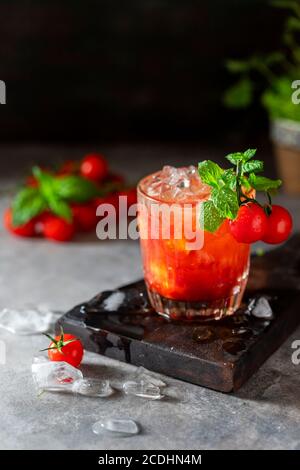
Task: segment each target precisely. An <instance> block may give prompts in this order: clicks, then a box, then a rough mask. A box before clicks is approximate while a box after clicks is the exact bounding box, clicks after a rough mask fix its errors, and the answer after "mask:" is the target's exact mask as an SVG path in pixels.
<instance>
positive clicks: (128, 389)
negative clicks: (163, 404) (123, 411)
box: [123, 380, 164, 400]
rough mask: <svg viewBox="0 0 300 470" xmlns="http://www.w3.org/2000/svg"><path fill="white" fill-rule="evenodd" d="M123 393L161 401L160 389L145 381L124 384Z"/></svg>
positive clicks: (131, 381)
mask: <svg viewBox="0 0 300 470" xmlns="http://www.w3.org/2000/svg"><path fill="white" fill-rule="evenodd" d="M123 391H124V393H125V394H126V395H133V396H136V397H140V398H147V399H148V400H161V399H162V398H163V397H164V395H162V394H161V391H160V387H158V386H157V385H153V384H152V383H150V382H148V381H145V380H135V381H133V380H130V381H127V382H125V383H124V384H123Z"/></svg>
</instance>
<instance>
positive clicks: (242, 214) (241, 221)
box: [229, 202, 268, 243]
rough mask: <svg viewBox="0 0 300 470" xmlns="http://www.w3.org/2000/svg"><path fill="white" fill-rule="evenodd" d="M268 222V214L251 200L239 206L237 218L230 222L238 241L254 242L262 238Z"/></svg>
mask: <svg viewBox="0 0 300 470" xmlns="http://www.w3.org/2000/svg"><path fill="white" fill-rule="evenodd" d="M267 224H268V219H267V215H266V213H265V211H264V210H263V209H262V207H260V206H259V205H258V204H256V203H252V202H250V203H248V204H244V205H242V206H241V207H240V208H239V211H238V215H237V217H236V219H234V220H231V221H230V222H229V227H230V232H231V235H232V236H233V237H234V238H235V239H236V240H237V241H238V242H240V243H254V242H257V241H258V240H261V239H262V237H263V236H264V234H265V232H266V230H267Z"/></svg>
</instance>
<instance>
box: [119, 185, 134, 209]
mask: <svg viewBox="0 0 300 470" xmlns="http://www.w3.org/2000/svg"><path fill="white" fill-rule="evenodd" d="M119 196H127V206H128V208H129V207H130V206H132V205H133V204H136V203H137V192H136V188H131V189H125V190H124V191H120V192H119Z"/></svg>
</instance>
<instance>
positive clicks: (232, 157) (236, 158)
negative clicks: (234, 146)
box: [225, 152, 244, 165]
mask: <svg viewBox="0 0 300 470" xmlns="http://www.w3.org/2000/svg"><path fill="white" fill-rule="evenodd" d="M225 158H226V160H228V161H229V162H230V163H232V164H233V165H237V164H238V163H239V162H242V161H243V158H244V154H243V153H242V152H235V153H229V154H228V155H226V157H225Z"/></svg>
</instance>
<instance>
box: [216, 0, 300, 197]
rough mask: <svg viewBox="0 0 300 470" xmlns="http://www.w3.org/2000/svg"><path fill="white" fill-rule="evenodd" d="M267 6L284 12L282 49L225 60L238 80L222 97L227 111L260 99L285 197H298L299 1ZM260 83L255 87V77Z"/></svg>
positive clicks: (299, 191) (299, 128) (299, 135)
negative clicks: (261, 78)
mask: <svg viewBox="0 0 300 470" xmlns="http://www.w3.org/2000/svg"><path fill="white" fill-rule="evenodd" d="M271 5H272V6H274V7H279V8H286V9H288V10H289V12H290V14H289V16H288V17H287V19H286V21H285V23H284V28H283V35H282V43H283V44H282V49H281V50H279V51H275V52H272V53H269V54H268V55H265V56H257V55H254V56H251V57H249V58H248V59H246V60H229V61H227V63H226V66H227V69H228V70H229V71H230V72H231V73H233V74H236V75H238V76H239V79H238V81H237V82H236V83H235V84H234V85H233V86H232V87H230V88H229V89H228V90H226V92H225V93H224V96H223V101H224V104H225V105H226V106H227V107H229V108H236V109H237V108H247V107H249V106H250V105H251V104H252V102H253V101H254V100H255V99H256V98H257V97H260V99H261V103H262V105H263V107H264V108H265V109H266V111H267V113H268V115H269V119H270V132H271V139H272V142H273V144H274V149H275V154H276V156H277V162H278V169H279V172H280V176H281V178H282V179H283V181H284V188H285V190H286V191H287V192H288V193H291V194H299V193H300V104H299V103H300V88H299V90H297V88H298V87H299V86H300V40H299V39H300V0H275V1H273V2H271ZM258 75H260V76H262V77H263V79H264V86H263V88H259V87H258V86H257V84H258V80H257V76H258Z"/></svg>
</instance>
